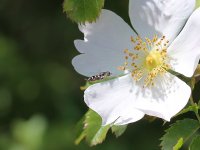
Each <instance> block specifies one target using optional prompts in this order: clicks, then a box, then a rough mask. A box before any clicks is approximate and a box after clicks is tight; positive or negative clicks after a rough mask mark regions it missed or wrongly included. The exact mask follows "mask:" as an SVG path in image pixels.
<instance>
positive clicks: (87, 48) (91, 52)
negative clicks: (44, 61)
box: [72, 10, 136, 76]
mask: <svg viewBox="0 0 200 150" xmlns="http://www.w3.org/2000/svg"><path fill="white" fill-rule="evenodd" d="M79 28H80V30H81V31H82V32H83V33H84V41H83V40H75V46H76V48H77V49H78V51H79V52H81V53H84V54H81V55H79V56H77V57H75V58H74V59H73V60H72V64H73V66H74V68H75V70H76V71H77V72H79V73H80V74H82V75H85V76H91V75H95V74H98V73H99V72H102V71H110V72H111V73H112V74H114V75H116V74H119V71H118V70H117V67H118V66H120V65H122V64H123V63H124V54H123V50H124V49H126V48H129V49H130V48H132V45H131V42H130V38H131V36H136V34H135V33H134V32H133V30H132V29H131V28H130V27H129V25H128V24H127V23H125V22H124V20H123V19H121V18H120V17H119V16H118V15H116V14H115V13H113V12H111V11H109V10H102V13H101V15H100V18H99V19H98V20H97V21H96V22H95V23H86V24H85V25H83V24H82V25H79Z"/></svg>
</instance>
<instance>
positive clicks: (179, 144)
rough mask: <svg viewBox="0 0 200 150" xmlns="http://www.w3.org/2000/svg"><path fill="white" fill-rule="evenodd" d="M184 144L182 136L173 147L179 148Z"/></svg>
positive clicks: (174, 149)
mask: <svg viewBox="0 0 200 150" xmlns="http://www.w3.org/2000/svg"><path fill="white" fill-rule="evenodd" d="M182 146H183V138H180V139H179V140H178V142H177V143H176V145H175V146H174V147H173V150H179V149H180V148H181V147H182Z"/></svg>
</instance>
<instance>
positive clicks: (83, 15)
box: [63, 0, 104, 23]
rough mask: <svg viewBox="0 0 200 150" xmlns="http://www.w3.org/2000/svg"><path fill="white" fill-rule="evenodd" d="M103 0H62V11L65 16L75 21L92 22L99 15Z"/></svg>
mask: <svg viewBox="0 0 200 150" xmlns="http://www.w3.org/2000/svg"><path fill="white" fill-rule="evenodd" d="M103 6H104V0H64V3H63V11H64V12H66V14H67V16H68V17H69V18H70V19H71V20H73V21H75V22H77V23H85V22H86V21H88V22H92V21H95V20H96V18H97V17H99V15H100V12H101V9H102V7H103Z"/></svg>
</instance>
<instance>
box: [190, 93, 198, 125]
mask: <svg viewBox="0 0 200 150" xmlns="http://www.w3.org/2000/svg"><path fill="white" fill-rule="evenodd" d="M190 103H191V105H192V106H196V103H195V102H194V100H193V97H192V96H191V97H190ZM194 113H195V115H196V117H197V119H198V121H199V123H200V116H199V113H198V108H197V109H195V111H194Z"/></svg>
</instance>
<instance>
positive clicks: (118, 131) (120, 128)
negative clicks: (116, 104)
mask: <svg viewBox="0 0 200 150" xmlns="http://www.w3.org/2000/svg"><path fill="white" fill-rule="evenodd" d="M126 128H127V125H120V126H116V125H114V126H112V128H111V129H112V132H113V133H114V134H115V136H116V137H119V136H121V135H122V134H123V133H124V132H125V131H126Z"/></svg>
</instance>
